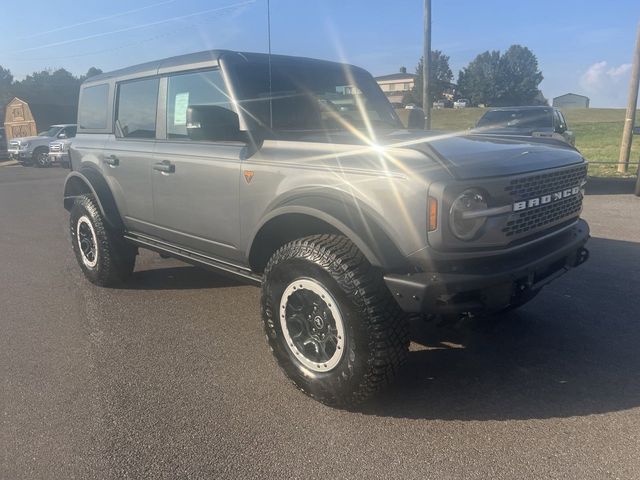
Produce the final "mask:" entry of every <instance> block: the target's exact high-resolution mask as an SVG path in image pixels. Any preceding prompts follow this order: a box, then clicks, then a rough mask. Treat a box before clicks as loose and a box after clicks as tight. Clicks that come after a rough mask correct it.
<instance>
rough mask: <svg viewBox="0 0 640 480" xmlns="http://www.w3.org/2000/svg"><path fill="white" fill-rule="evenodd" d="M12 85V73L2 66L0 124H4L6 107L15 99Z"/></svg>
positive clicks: (0, 69) (0, 70) (0, 73)
mask: <svg viewBox="0 0 640 480" xmlns="http://www.w3.org/2000/svg"><path fill="white" fill-rule="evenodd" d="M12 84H13V75H11V71H10V70H9V69H7V68H3V67H2V66H0V116H1V118H0V124H2V123H3V122H4V107H5V106H6V105H7V103H9V102H10V101H11V99H12V98H13V96H12V94H11V85H12ZM0 126H1V125H0Z"/></svg>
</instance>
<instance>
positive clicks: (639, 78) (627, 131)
mask: <svg viewBox="0 0 640 480" xmlns="http://www.w3.org/2000/svg"><path fill="white" fill-rule="evenodd" d="M639 82H640V22H639V23H638V34H637V37H636V49H635V51H634V53H633V67H632V68H631V81H630V82H629V103H627V113H626V115H625V116H624V129H623V130H622V143H621V144H620V158H619V160H618V171H619V172H621V173H625V172H626V171H627V170H628V169H629V155H630V154H631V141H632V138H633V125H634V123H635V120H636V108H637V104H638V84H639Z"/></svg>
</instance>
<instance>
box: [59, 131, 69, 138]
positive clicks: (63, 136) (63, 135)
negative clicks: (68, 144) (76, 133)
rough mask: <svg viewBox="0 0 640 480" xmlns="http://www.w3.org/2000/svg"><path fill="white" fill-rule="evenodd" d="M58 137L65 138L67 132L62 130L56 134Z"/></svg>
mask: <svg viewBox="0 0 640 480" xmlns="http://www.w3.org/2000/svg"><path fill="white" fill-rule="evenodd" d="M58 138H67V134H66V133H64V132H62V133H61V134H59V135H58Z"/></svg>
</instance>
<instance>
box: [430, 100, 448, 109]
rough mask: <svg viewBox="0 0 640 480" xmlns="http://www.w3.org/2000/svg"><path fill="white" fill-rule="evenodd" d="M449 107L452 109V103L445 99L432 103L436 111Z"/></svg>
mask: <svg viewBox="0 0 640 480" xmlns="http://www.w3.org/2000/svg"><path fill="white" fill-rule="evenodd" d="M451 107H453V102H452V101H451V100H447V99H446V98H441V99H440V100H436V101H435V102H433V108H435V109H437V110H439V109H442V108H451Z"/></svg>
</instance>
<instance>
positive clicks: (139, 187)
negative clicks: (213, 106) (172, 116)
mask: <svg viewBox="0 0 640 480" xmlns="http://www.w3.org/2000/svg"><path fill="white" fill-rule="evenodd" d="M159 83H160V81H159V79H158V78H157V77H155V78H145V79H141V80H133V81H127V82H122V83H119V84H117V87H116V106H115V134H114V135H113V134H112V135H109V137H108V139H107V141H106V145H105V152H104V157H103V158H102V160H101V162H103V164H104V165H103V168H102V170H103V172H104V173H105V177H106V178H107V181H108V182H109V185H110V186H111V191H112V192H113V194H114V197H115V200H116V204H117V206H118V210H119V211H120V215H121V216H122V219H123V221H124V223H125V226H126V227H127V229H128V230H132V231H136V232H141V233H150V232H151V226H152V224H153V193H152V185H151V164H152V162H153V152H154V149H155V145H156V114H157V104H158V86H159Z"/></svg>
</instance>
